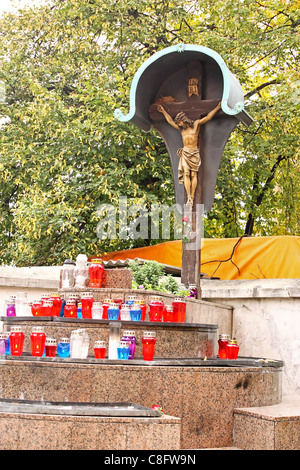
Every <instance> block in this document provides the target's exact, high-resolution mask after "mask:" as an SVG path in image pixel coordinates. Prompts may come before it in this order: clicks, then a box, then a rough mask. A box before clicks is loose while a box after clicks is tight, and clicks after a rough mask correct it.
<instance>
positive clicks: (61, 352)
mask: <svg viewBox="0 0 300 470" xmlns="http://www.w3.org/2000/svg"><path fill="white" fill-rule="evenodd" d="M56 351H57V355H58V356H59V357H69V356H70V340H69V338H61V339H60V340H59V343H58V344H57V348H56Z"/></svg>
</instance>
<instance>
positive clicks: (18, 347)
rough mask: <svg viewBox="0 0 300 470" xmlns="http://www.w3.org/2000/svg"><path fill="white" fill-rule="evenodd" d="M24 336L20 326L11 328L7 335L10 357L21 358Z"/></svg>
mask: <svg viewBox="0 0 300 470" xmlns="http://www.w3.org/2000/svg"><path fill="white" fill-rule="evenodd" d="M24 340H25V335H24V333H23V330H22V327H21V326H12V327H11V330H10V333H9V345H10V352H11V355H12V356H21V354H22V352H23V347H24Z"/></svg>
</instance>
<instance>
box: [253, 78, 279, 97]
mask: <svg viewBox="0 0 300 470" xmlns="http://www.w3.org/2000/svg"><path fill="white" fill-rule="evenodd" d="M276 83H281V82H280V80H278V78H274V80H270V81H269V82H266V83H262V85H259V86H257V87H255V88H254V89H253V90H251V91H248V93H246V94H245V98H250V97H251V96H253V95H255V93H258V92H260V91H261V90H263V89H264V88H266V87H267V86H270V85H275V84H276Z"/></svg>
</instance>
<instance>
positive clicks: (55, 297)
mask: <svg viewBox="0 0 300 470" xmlns="http://www.w3.org/2000/svg"><path fill="white" fill-rule="evenodd" d="M49 300H50V301H51V302H52V303H53V307H52V315H53V316H54V317H59V315H60V309H61V304H62V299H61V297H60V295H59V294H56V293H54V294H51V296H50V299H49Z"/></svg>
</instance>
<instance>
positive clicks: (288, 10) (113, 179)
mask: <svg viewBox="0 0 300 470" xmlns="http://www.w3.org/2000/svg"><path fill="white" fill-rule="evenodd" d="M299 18H300V15H299V2H298V1H297V0H294V1H292V0H291V1H288V0H284V1H283V0H281V1H280V0H276V1H275V0H264V1H263V2H259V1H253V0H252V1H250V0H241V1H239V2H236V1H235V2H234V1H233V0H226V1H225V0H224V1H219V0H218V1H214V0H209V1H208V0H202V1H201V2H198V1H187V2H181V1H174V2H171V1H166V0H157V1H149V0H141V1H139V2H133V1H129V0H119V1H112V0H108V1H103V0H72V1H71V0H52V1H48V3H46V4H45V5H44V4H43V6H41V7H39V8H37V7H34V8H32V9H31V8H24V9H22V10H20V11H19V12H17V13H15V14H6V15H3V16H2V18H0V45H1V47H0V65H1V66H0V80H1V81H3V82H4V83H5V87H6V101H5V103H4V104H0V117H2V118H3V123H2V125H1V127H0V143H1V146H0V171H1V182H0V191H1V200H0V204H1V209H0V220H1V228H2V230H1V234H0V260H1V262H2V263H15V264H16V265H39V264H56V263H60V262H62V261H63V260H64V259H65V258H67V257H73V258H75V256H76V255H77V254H78V253H82V252H84V253H86V254H88V255H93V254H95V253H100V252H103V251H110V250H117V249H119V248H122V249H124V248H130V247H133V246H141V245H143V244H151V243H156V242H158V241H161V239H159V240H151V239H148V240H141V239H138V240H130V239H128V240H119V239H114V240H105V241H103V240H102V241H101V240H99V239H98V238H97V233H96V228H97V224H98V222H99V214H98V212H97V209H98V207H99V205H100V204H104V203H109V204H115V205H117V203H118V198H119V196H127V198H128V200H129V201H130V202H133V203H134V202H138V203H140V202H141V201H143V202H144V204H145V207H146V208H147V209H148V210H150V209H151V206H152V204H155V203H164V204H169V205H172V204H173V203H174V202H175V201H174V188H173V181H172V173H171V165H170V161H169V157H168V154H167V151H166V148H165V145H164V143H163V142H162V140H161V138H160V137H159V136H158V135H157V134H156V133H155V132H152V131H151V132H150V133H148V134H146V133H143V132H142V131H140V130H139V129H137V128H136V127H135V126H133V125H131V124H127V123H125V124H122V123H120V122H118V121H117V120H116V119H115V118H114V116H113V112H114V109H116V108H121V109H122V108H123V109H124V111H125V112H127V111H128V103H129V91H130V86H131V83H132V79H133V76H134V74H135V72H136V71H137V69H138V67H139V66H140V65H141V64H142V63H143V62H144V61H145V60H146V59H147V58H148V57H149V56H150V55H152V54H153V53H155V52H157V51H158V50H160V49H162V48H164V47H167V46H169V45H174V44H178V43H181V42H184V43H194V44H202V45H205V46H207V47H210V48H212V49H214V50H216V51H217V52H218V53H219V54H220V55H221V56H222V57H223V58H224V60H225V62H226V63H227V65H228V67H229V69H230V70H231V71H232V72H233V73H234V74H236V76H237V77H238V79H239V81H240V82H241V84H242V85H243V88H244V92H245V98H246V108H247V110H248V111H249V113H250V114H251V115H252V117H253V118H254V119H255V123H254V124H253V125H252V126H251V128H247V129H246V128H244V127H243V126H241V125H240V126H238V128H237V130H236V131H235V132H234V133H233V134H232V137H231V139H230V141H229V142H228V144H227V146H226V150H225V153H224V157H223V159H222V163H221V168H220V172H219V178H218V182H217V188H216V197H215V202H214V205H213V208H212V210H211V211H210V212H209V213H208V214H207V216H206V224H205V230H206V236H210V237H232V236H239V235H242V234H243V233H244V232H246V233H249V234H259V235H273V234H275V235H280V234H286V233H288V234H292V235H296V234H299V233H300V221H299V216H298V214H299V205H300V189H299V158H298V157H299V150H298V142H297V140H298V131H299V101H300V77H299V69H298V63H297V61H298V56H299V22H300V19H299ZM297 113H298V114H297Z"/></svg>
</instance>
